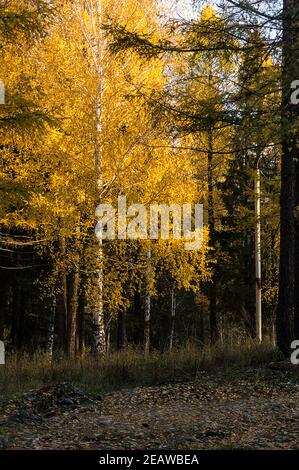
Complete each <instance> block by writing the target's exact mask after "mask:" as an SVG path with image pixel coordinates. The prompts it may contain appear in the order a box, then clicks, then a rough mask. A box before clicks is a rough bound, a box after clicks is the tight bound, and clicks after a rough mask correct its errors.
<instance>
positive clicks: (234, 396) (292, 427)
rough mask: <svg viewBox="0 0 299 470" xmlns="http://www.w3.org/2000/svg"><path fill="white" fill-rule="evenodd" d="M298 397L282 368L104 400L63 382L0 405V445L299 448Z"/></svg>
mask: <svg viewBox="0 0 299 470" xmlns="http://www.w3.org/2000/svg"><path fill="white" fill-rule="evenodd" d="M298 398H299V380H298V373H297V370H296V371H295V370H288V368H284V367H282V368H280V367H278V366H277V365H274V366H273V367H271V366H270V367H269V366H268V367H264V368H261V369H252V368H251V369H248V370H243V371H241V372H236V371H235V372H233V373H232V372H230V373H229V374H228V373H224V372H218V373H216V372H215V373H207V372H202V373H199V374H198V377H197V380H195V381H192V382H181V383H171V384H164V385H158V386H152V387H140V388H133V389H123V390H119V391H114V392H110V393H106V394H105V395H103V396H99V395H97V394H88V393H85V392H83V391H82V390H80V389H79V388H77V387H74V386H72V385H70V384H67V383H62V384H56V385H51V386H48V387H45V388H42V389H40V390H35V391H30V392H28V393H26V394H23V395H21V396H19V397H17V398H11V399H9V400H7V399H6V400H2V401H0V447H1V448H2V449H95V450H97V449H98V450H101V449H298V448H299V400H298Z"/></svg>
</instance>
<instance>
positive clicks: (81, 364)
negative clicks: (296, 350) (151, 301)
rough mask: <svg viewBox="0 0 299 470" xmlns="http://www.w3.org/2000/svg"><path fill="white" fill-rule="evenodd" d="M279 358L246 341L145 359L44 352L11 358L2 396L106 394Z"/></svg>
mask: <svg viewBox="0 0 299 470" xmlns="http://www.w3.org/2000/svg"><path fill="white" fill-rule="evenodd" d="M278 357H279V355H278V352H277V350H276V349H275V348H274V347H273V346H271V345H269V344H263V345H257V344H256V343H254V342H252V341H249V340H246V341H245V342H243V343H242V344H241V345H239V346H233V345H232V344H230V345H229V346H225V347H223V346H218V347H214V348H213V349H211V348H207V347H204V348H199V347H198V346H196V345H194V344H189V345H186V346H185V347H182V348H180V349H176V350H174V351H173V352H171V353H169V352H165V353H159V352H152V353H151V354H150V355H149V356H147V357H145V356H144V354H143V353H142V352H141V351H139V350H136V349H135V350H134V349H128V350H127V351H124V352H114V353H111V354H109V355H106V356H104V357H101V358H95V357H92V356H86V357H84V358H76V359H70V358H66V357H56V358H53V360H52V362H50V361H49V358H48V357H47V356H46V354H45V353H43V352H37V353H35V354H34V355H31V356H29V355H27V354H15V355H11V356H8V357H7V358H6V364H5V365H4V366H0V392H1V396H6V397H7V396H9V395H11V394H18V393H21V392H24V391H27V390H29V389H33V388H38V387H42V386H45V385H48V384H52V383H57V382H61V381H69V382H72V383H74V384H77V385H79V386H80V387H82V388H83V389H87V390H89V391H91V392H94V393H101V392H103V391H107V390H113V389H118V388H125V387H133V386H140V385H155V384H161V383H166V382H173V381H181V380H193V379H196V377H197V375H198V373H199V372H200V371H202V370H206V371H211V370H214V369H216V370H219V369H221V370H224V371H226V370H227V371H230V372H231V371H232V370H236V369H242V368H243V369H244V368H246V367H249V366H254V367H256V366H261V365H263V364H265V363H268V362H270V361H274V360H276V359H277V358H278Z"/></svg>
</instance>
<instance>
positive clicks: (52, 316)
mask: <svg viewBox="0 0 299 470" xmlns="http://www.w3.org/2000/svg"><path fill="white" fill-rule="evenodd" d="M55 311H56V296H55V295H53V297H52V299H51V301H50V312H49V325H48V335H47V354H48V356H49V360H50V361H51V360H52V357H53V349H54V333H55Z"/></svg>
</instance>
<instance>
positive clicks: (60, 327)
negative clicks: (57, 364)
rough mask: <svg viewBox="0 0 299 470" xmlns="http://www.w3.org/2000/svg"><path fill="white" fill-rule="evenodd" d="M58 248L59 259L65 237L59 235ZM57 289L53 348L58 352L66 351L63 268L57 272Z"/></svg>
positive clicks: (65, 294)
mask: <svg viewBox="0 0 299 470" xmlns="http://www.w3.org/2000/svg"><path fill="white" fill-rule="evenodd" d="M58 250H59V255H60V257H61V259H64V258H65V256H66V244H65V238H64V237H60V239H59V241H58ZM58 288H59V291H58V293H57V295H56V311H55V325H54V330H55V334H54V350H55V351H58V352H67V338H66V332H67V279H66V272H65V269H62V271H61V272H60V274H59V278H58Z"/></svg>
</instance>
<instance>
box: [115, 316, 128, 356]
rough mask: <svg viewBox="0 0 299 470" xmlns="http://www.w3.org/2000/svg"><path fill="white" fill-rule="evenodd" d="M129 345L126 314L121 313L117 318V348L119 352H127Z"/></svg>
mask: <svg viewBox="0 0 299 470" xmlns="http://www.w3.org/2000/svg"><path fill="white" fill-rule="evenodd" d="M127 345H128V341H127V323H126V312H121V313H119V314H118V317H117V348H118V349H119V350H125V349H126V348H127Z"/></svg>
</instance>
